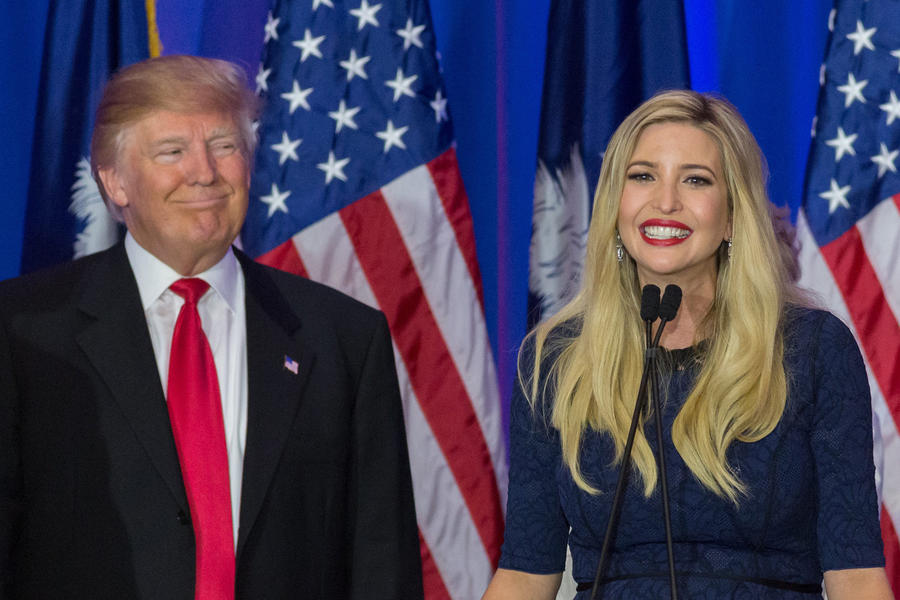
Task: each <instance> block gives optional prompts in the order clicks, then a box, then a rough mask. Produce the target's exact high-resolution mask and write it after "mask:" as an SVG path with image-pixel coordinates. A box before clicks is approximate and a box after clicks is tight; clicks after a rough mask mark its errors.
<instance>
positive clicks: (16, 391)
mask: <svg viewBox="0 0 900 600" xmlns="http://www.w3.org/2000/svg"><path fill="white" fill-rule="evenodd" d="M255 113H256V99H255V97H254V96H253V95H252V94H251V93H250V92H249V91H248V90H247V88H246V84H245V80H244V77H243V73H242V72H241V70H240V69H239V68H237V67H236V66H234V65H232V64H230V63H226V62H223V61H216V60H208V59H200V58H195V57H187V56H172V57H163V58H157V59H151V60H148V61H144V62H142V63H139V64H136V65H132V66H131V67H129V68H126V69H124V70H123V71H122V72H120V73H119V74H118V75H117V76H115V77H114V78H113V79H112V80H111V82H110V83H109V84H108V86H107V88H106V90H105V92H104V96H103V98H102V100H101V105H100V107H99V109H98V114H97V120H96V121H97V122H96V126H95V130H94V135H93V139H92V167H93V171H94V175H95V178H96V179H97V181H98V184H99V187H100V190H101V193H102V194H103V197H104V200H105V201H106V202H107V206H108V207H109V208H110V210H111V211H112V212H113V214H114V215H116V216H117V218H119V219H120V220H121V221H122V222H124V224H125V226H126V228H127V229H128V234H127V235H126V239H125V241H124V243H121V244H119V245H117V246H115V247H113V248H112V249H110V250H108V251H105V252H102V253H99V254H97V255H94V256H90V257H87V258H85V259H81V260H78V261H75V262H73V263H70V264H67V265H63V266H61V267H57V268H54V269H52V270H49V271H45V272H40V273H36V274H32V275H28V276H25V277H21V278H18V279H15V280H10V281H7V282H4V283H2V284H0V597H2V598H91V599H94V598H98V599H99V598H115V599H117V600H120V599H126V598H127V599H130V598H164V599H166V600H170V599H179V598H185V599H187V598H192V597H193V598H198V599H201V598H202V599H215V600H219V599H225V598H248V599H249V598H253V599H257V598H316V599H320V598H321V599H330V598H333V599H336V600H338V599H340V600H344V599H347V598H367V599H368V598H385V599H388V598H390V599H394V598H419V597H421V596H422V583H421V573H420V563H419V546H418V536H417V528H416V520H415V514H414V508H413V500H412V486H411V483H410V475H409V465H408V456H407V449H406V442H405V435H404V429H403V419H402V412H401V405H400V395H399V391H398V387H397V380H396V374H395V371H394V363H393V354H392V349H391V343H390V338H389V334H388V331H387V325H386V321H385V319H384V317H383V315H381V314H380V313H378V312H376V311H374V310H372V309H370V308H368V307H365V306H363V305H361V304H359V303H357V302H355V301H353V300H351V299H349V298H347V297H346V296H343V295H342V294H340V293H338V292H336V291H334V290H331V289H329V288H325V287H323V286H320V285H317V284H315V283H312V282H310V281H307V280H304V279H300V278H297V277H294V276H291V275H287V274H285V273H281V272H279V271H275V270H273V269H269V268H267V267H263V266H261V265H258V264H256V263H254V262H252V261H251V260H249V259H248V258H247V257H246V256H244V255H242V254H241V253H240V252H239V251H236V250H232V248H231V244H232V242H233V240H234V239H235V237H236V236H237V234H238V231H239V230H240V227H241V224H242V222H243V219H244V215H245V212H246V209H247V201H248V187H249V179H250V170H249V165H250V158H251V156H252V153H253V149H254V144H255V135H254V133H253V126H252V120H253V118H254V116H255Z"/></svg>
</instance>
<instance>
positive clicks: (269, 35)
mask: <svg viewBox="0 0 900 600" xmlns="http://www.w3.org/2000/svg"><path fill="white" fill-rule="evenodd" d="M280 22H281V19H275V18H273V17H272V11H271V10H270V11H269V15H268V16H267V17H266V26H265V32H266V39H264V40H263V44H268V43H269V40H277V39H278V23H280Z"/></svg>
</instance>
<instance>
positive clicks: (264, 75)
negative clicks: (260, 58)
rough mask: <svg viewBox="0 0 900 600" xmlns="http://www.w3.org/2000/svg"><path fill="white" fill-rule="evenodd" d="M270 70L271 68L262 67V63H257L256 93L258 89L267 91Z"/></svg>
mask: <svg viewBox="0 0 900 600" xmlns="http://www.w3.org/2000/svg"><path fill="white" fill-rule="evenodd" d="M271 72H272V69H263V66H262V63H260V65H259V71H258V72H257V73H256V93H257V94H258V93H259V92H260V91H263V92H268V91H269V84H268V82H267V80H268V79H269V73H271Z"/></svg>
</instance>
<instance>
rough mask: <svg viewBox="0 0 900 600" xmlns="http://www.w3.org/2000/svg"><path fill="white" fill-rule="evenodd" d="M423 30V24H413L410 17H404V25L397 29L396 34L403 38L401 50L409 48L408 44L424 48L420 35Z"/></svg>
mask: <svg viewBox="0 0 900 600" xmlns="http://www.w3.org/2000/svg"><path fill="white" fill-rule="evenodd" d="M423 31H425V26H424V25H415V26H413V21H412V19H406V27H404V28H403V29H398V30H397V35H399V36H400V37H402V38H403V50H404V51H405V50H409V47H410V46H416V47H418V48H424V46H423V45H422V38H421V37H420V36H421V35H422V32H423Z"/></svg>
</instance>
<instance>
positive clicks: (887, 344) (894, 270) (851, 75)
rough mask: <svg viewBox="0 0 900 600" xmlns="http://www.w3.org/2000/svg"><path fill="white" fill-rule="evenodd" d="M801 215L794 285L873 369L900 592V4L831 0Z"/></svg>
mask: <svg viewBox="0 0 900 600" xmlns="http://www.w3.org/2000/svg"><path fill="white" fill-rule="evenodd" d="M828 26H829V29H830V30H831V33H830V42H829V45H828V51H827V55H826V59H825V64H823V65H822V70H821V73H820V84H821V90H820V93H819V105H818V109H817V117H816V122H815V123H814V125H813V130H812V133H813V141H812V148H811V152H810V159H809V167H808V170H807V177H806V192H805V195H804V199H803V206H802V208H801V211H800V214H799V217H798V237H799V239H800V242H801V246H802V247H801V252H800V262H801V266H802V273H803V274H802V277H801V284H803V285H804V286H805V287H808V288H811V289H814V290H815V291H817V292H818V293H819V294H820V295H821V297H822V299H823V300H824V302H825V304H826V306H827V307H828V308H829V309H830V310H831V311H832V312H834V313H835V314H837V315H838V316H840V317H841V318H843V320H844V321H845V322H846V323H847V324H848V325H850V326H851V328H852V329H853V331H854V333H855V335H856V338H857V341H858V342H859V345H860V348H861V349H862V351H863V356H864V357H865V360H866V366H867V369H868V374H869V385H870V387H871V390H872V409H873V413H874V416H875V419H874V421H875V440H876V448H875V455H876V467H877V470H878V474H879V479H880V482H881V485H882V493H881V531H882V536H883V538H884V542H885V557H886V559H887V572H888V578H889V579H890V581H891V586H892V587H893V590H894V593H895V594H900V545H898V538H897V527H898V525H900V434H898V432H900V323H898V320H897V316H898V315H900V173H898V171H897V169H898V167H900V160H898V156H900V99H898V96H900V2H898V1H897V0H868V1H866V0H838V1H837V2H836V3H835V8H834V9H833V10H832V12H831V15H830V17H829V24H828Z"/></svg>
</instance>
